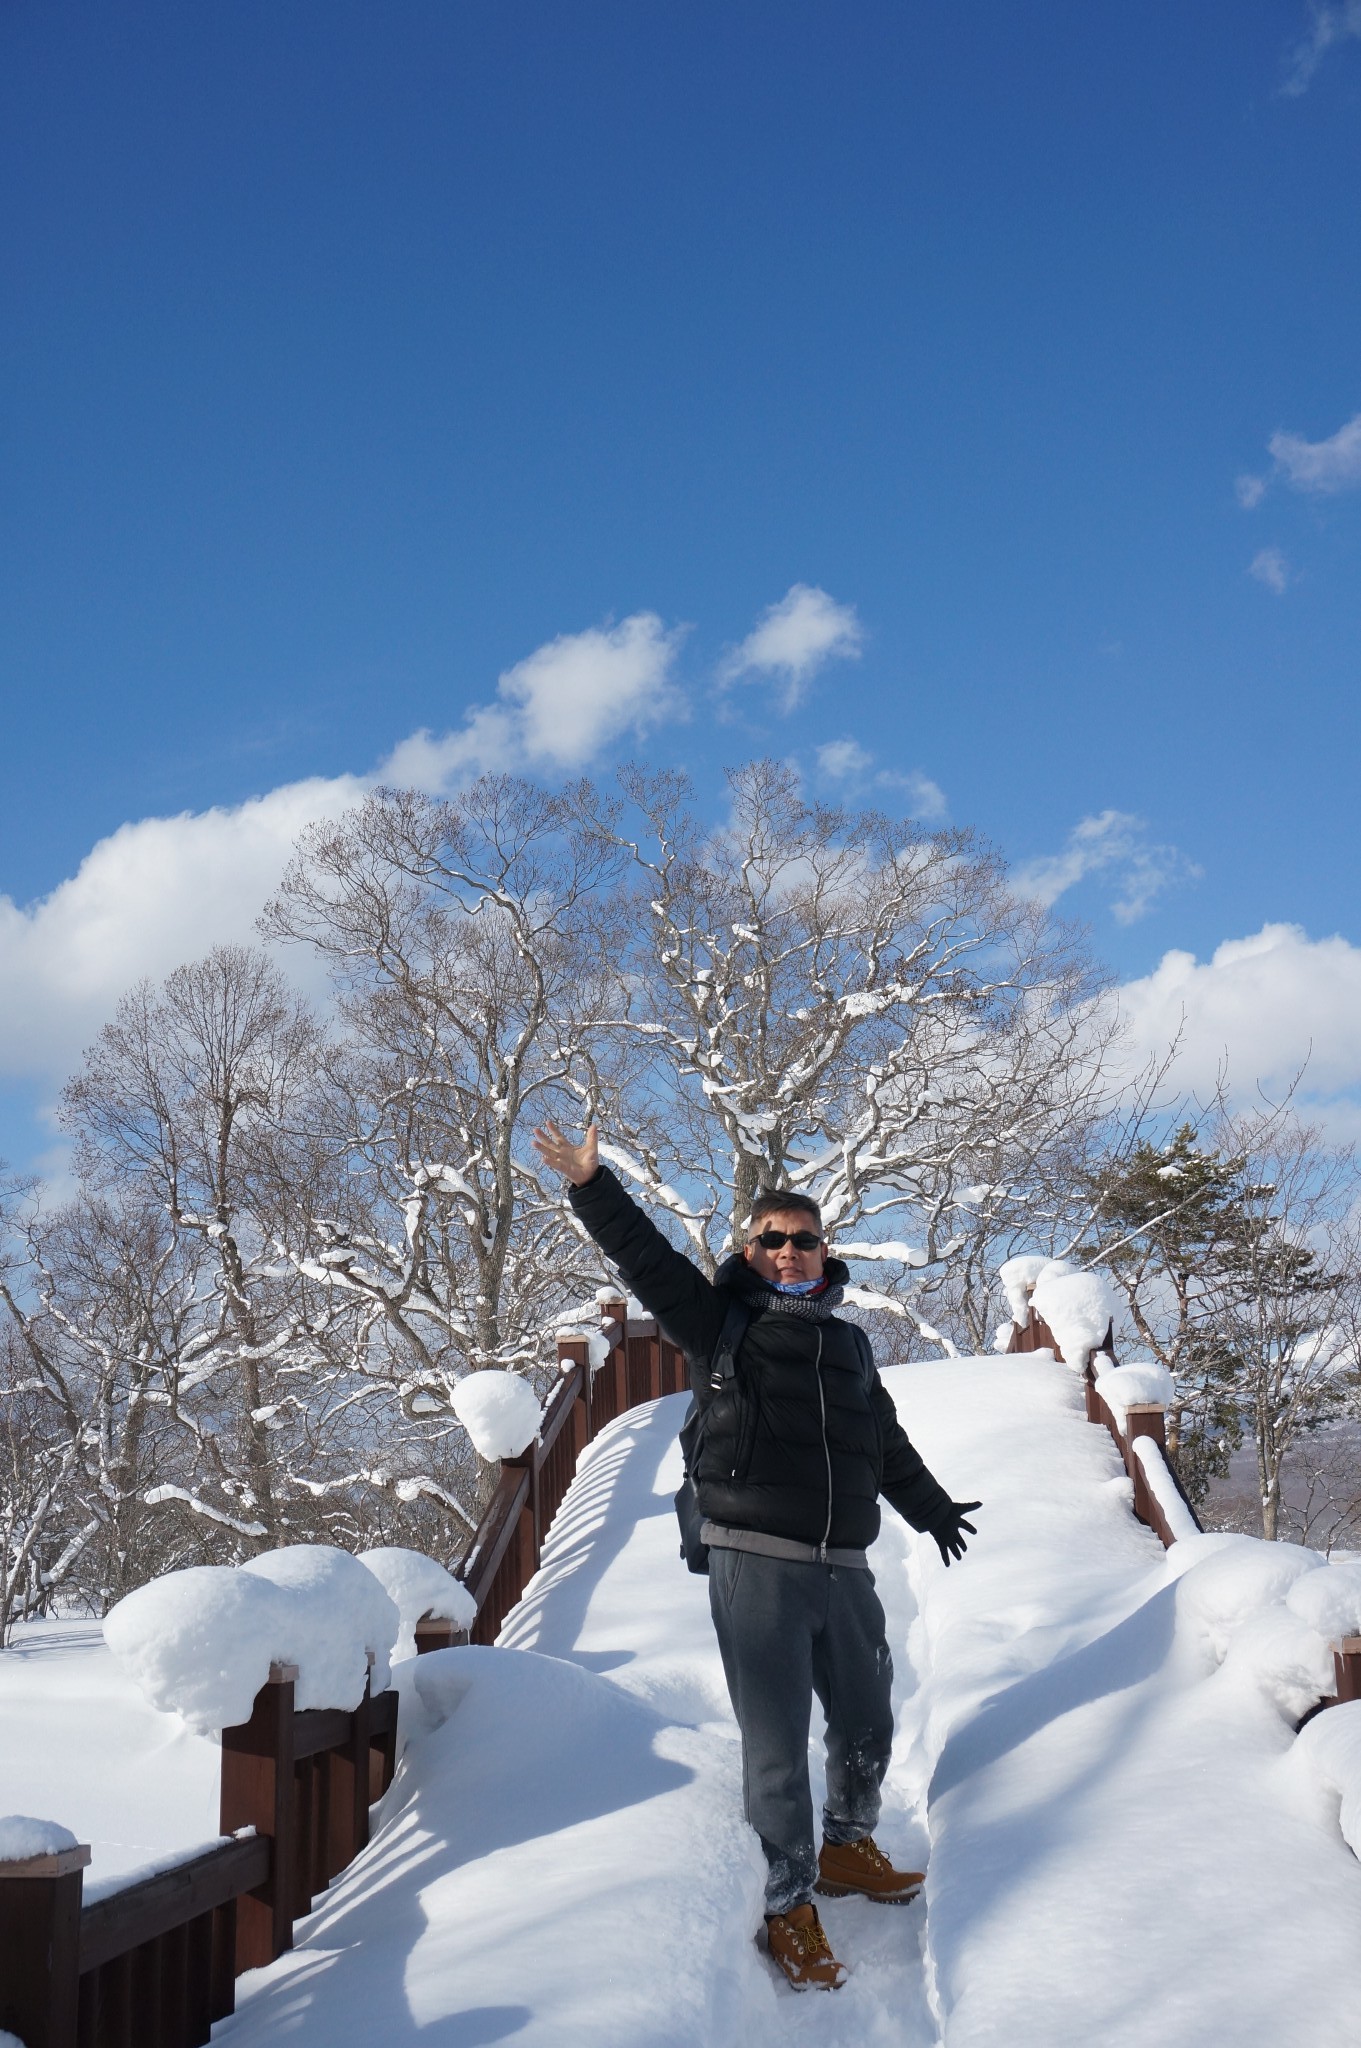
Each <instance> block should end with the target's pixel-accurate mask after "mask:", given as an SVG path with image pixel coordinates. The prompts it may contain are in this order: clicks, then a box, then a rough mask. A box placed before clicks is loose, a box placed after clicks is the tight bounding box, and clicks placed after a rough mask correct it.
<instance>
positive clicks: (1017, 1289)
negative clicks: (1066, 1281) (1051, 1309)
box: [997, 1252, 1063, 1329]
mask: <svg viewBox="0 0 1361 2048" xmlns="http://www.w3.org/2000/svg"><path fill="white" fill-rule="evenodd" d="M1062 1263H1063V1261H1062V1260H1061V1259H1051V1258H1049V1257H1048V1256H1047V1254H1046V1253H1044V1252H1021V1253H1020V1254H1018V1256H1017V1257H1016V1258H1014V1259H1007V1260H1006V1262H1005V1263H1004V1264H1003V1265H1000V1266H999V1267H998V1268H997V1277H998V1279H999V1280H1000V1281H1001V1283H1002V1291H1003V1293H1004V1294H1005V1295H1006V1298H1007V1307H1008V1308H1009V1309H1010V1310H1011V1320H1012V1321H1013V1323H1015V1324H1017V1326H1018V1327H1019V1328H1021V1329H1024V1328H1025V1324H1026V1319H1027V1318H1028V1316H1029V1314H1030V1290H1031V1288H1032V1287H1033V1286H1034V1285H1035V1282H1036V1281H1037V1280H1038V1279H1039V1277H1040V1275H1041V1273H1043V1271H1044V1270H1045V1267H1046V1266H1056V1267H1057V1266H1060V1265H1062Z"/></svg>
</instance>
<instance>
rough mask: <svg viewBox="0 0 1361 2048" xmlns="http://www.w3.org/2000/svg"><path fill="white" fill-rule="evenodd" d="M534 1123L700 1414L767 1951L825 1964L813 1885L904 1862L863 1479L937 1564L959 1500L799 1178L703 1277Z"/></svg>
mask: <svg viewBox="0 0 1361 2048" xmlns="http://www.w3.org/2000/svg"><path fill="white" fill-rule="evenodd" d="M534 1143H535V1145H536V1147H537V1149H538V1151H539V1153H540V1155H541V1156H542V1158H543V1159H544V1161H545V1162H546V1163H547V1164H548V1165H549V1166H551V1167H554V1168H556V1170H557V1171H558V1172H560V1173H562V1174H563V1175H564V1176H565V1177H566V1178H567V1180H569V1181H570V1182H571V1184H572V1192H571V1196H570V1200H571V1204H572V1207H573V1209H574V1210H575V1211H576V1214H577V1215H578V1216H579V1217H580V1219H581V1221H582V1223H583V1224H584V1225H585V1227H586V1228H587V1230H589V1231H590V1233H591V1236H592V1237H593V1238H594V1239H595V1241H596V1243H597V1244H598V1245H599V1246H600V1248H601V1250H602V1251H603V1252H605V1253H606V1255H607V1256H608V1257H609V1258H610V1259H611V1260H612V1261H613V1263H614V1264H615V1265H616V1266H617V1267H618V1269H619V1271H620V1273H621V1274H622V1275H623V1277H624V1279H625V1280H626V1282H627V1283H628V1285H629V1287H630V1288H631V1289H632V1290H633V1292H634V1294H636V1295H637V1297H638V1299H639V1300H640V1301H641V1302H642V1303H643V1304H644V1306H645V1307H646V1308H647V1309H648V1311H649V1312H650V1313H651V1314H652V1315H654V1316H655V1317H656V1318H657V1321H658V1323H659V1325H660V1326H661V1328H662V1329H663V1330H664V1331H665V1332H666V1335H667V1336H668V1338H669V1339H670V1340H671V1342H672V1343H673V1344H677V1345H679V1347H680V1348H681V1350H682V1351H683V1352H684V1353H685V1355H686V1358H687V1361H688V1363H689V1367H690V1382H691V1386H692V1387H693V1389H694V1393H695V1400H696V1402H697V1404H698V1405H699V1406H700V1408H701V1410H702V1411H707V1412H706V1413H705V1414H704V1421H703V1442H702V1449H701V1451H700V1455H699V1459H698V1469H697V1470H696V1472H695V1473H694V1474H693V1477H694V1480H695V1486H696V1492H697V1495H698V1502H699V1507H700V1510H701V1512H702V1514H703V1515H704V1517H705V1520H704V1524H703V1532H702V1533H703V1537H704V1540H705V1542H706V1543H707V1544H708V1545H709V1602H710V1607H711V1609H712V1612H713V1618H714V1627H715V1630H716V1631H717V1634H718V1644H719V1650H720V1652H721V1654H722V1658H723V1670H724V1674H725V1676H726V1678H727V1681H728V1692H729V1694H730V1696H731V1699H732V1704H733V1712H734V1713H735V1714H736V1716H737V1725H738V1727H739V1729H740V1730H741V1735H742V1783H743V1800H744V1807H745V1812H746V1816H747V1819H748V1820H749V1821H750V1822H751V1824H752V1826H753V1827H754V1828H755V1829H756V1831H757V1833H758V1834H759V1836H760V1838H761V1846H762V1848H763V1849H764V1851H765V1855H766V1864H767V1882H766V1929H767V1935H768V1939H769V1946H770V1953H771V1956H772V1957H773V1958H774V1960H775V1961H776V1962H777V1963H778V1964H779V1966H780V1968H781V1969H782V1970H783V1971H784V1973H785V1975H786V1976H787V1977H788V1978H789V1981H790V1982H791V1983H792V1984H793V1985H795V1986H796V1988H798V1989H799V1990H804V1989H807V1988H809V1987H810V1986H820V1987H825V1988H829V1989H835V1988H836V1987H837V1986H838V1985H839V1984H841V1983H842V1982H844V1979H845V1972H844V1970H843V1969H842V1967H841V1965H840V1963H838V1962H837V1960H836V1958H835V1956H833V1954H832V1951H831V1948H830V1946H829V1945H828V1942H827V1937H826V1935H825V1933H824V1932H823V1929H822V1924H821V1922H820V1921H819V1919H818V1915H817V1909H816V1907H815V1906H814V1904H813V1893H814V1891H820V1892H823V1893H826V1894H831V1895H832V1896H841V1895H844V1894H846V1893H849V1892H855V1893H859V1894H862V1895H863V1896H864V1897H866V1898H870V1899H876V1900H880V1901H884V1902H888V1901H903V1900H907V1899H910V1898H915V1896H916V1894H917V1893H918V1892H919V1891H920V1889H921V1886H922V1882H923V1877H922V1873H921V1872H920V1871H913V1870H896V1869H895V1868H894V1867H893V1864H892V1863H891V1862H890V1860H889V1859H888V1857H886V1856H885V1855H884V1854H883V1852H882V1851H881V1850H880V1849H879V1847H878V1846H877V1844H876V1843H875V1840H874V1835H873V1829H874V1826H875V1823H876V1821H877V1820H878V1818H879V1803H880V1787H881V1785H882V1783H883V1778H884V1773H885V1771H886V1770H887V1768H888V1762H889V1755H890V1751H891V1748H892V1743H893V1705H892V1700H891V1696H890V1695H891V1688H892V1682H893V1662H892V1659H891V1657H890V1655H889V1648H888V1643H887V1641H886V1640H885V1636H884V1611H883V1608H882V1607H881V1606H880V1604H879V1599H878V1596H877V1594H876V1593H875V1590H874V1578H873V1575H872V1573H871V1572H870V1569H869V1564H868V1560H867V1558H866V1554H865V1553H866V1551H867V1549H868V1547H869V1545H870V1544H871V1543H872V1542H873V1541H874V1539H875V1537H876V1535H877V1534H878V1531H879V1507H878V1497H879V1495H880V1494H881V1493H882V1494H883V1496H884V1498H885V1499H886V1500H888V1501H889V1502H890V1503H891V1504H892V1505H893V1506H894V1507H895V1508H897V1510H898V1512H899V1513H900V1514H901V1515H903V1516H904V1517H905V1518H906V1520H907V1521H909V1522H910V1523H911V1524H912V1526H913V1527H914V1528H915V1529H918V1530H924V1531H925V1530H929V1531H930V1533H931V1535H932V1536H934V1538H935V1540H936V1542H937V1543H938V1544H939V1546H940V1553H941V1556H942V1558H943V1559H944V1561H945V1563H946V1564H947V1565H948V1564H949V1562H950V1559H951V1557H952V1556H953V1557H961V1556H962V1555H963V1553H964V1549H965V1544H964V1536H963V1531H964V1530H968V1531H969V1533H970V1534H973V1533H974V1525H973V1523H972V1522H969V1521H966V1520H965V1516H966V1515H967V1514H968V1513H969V1512H970V1511H971V1510H972V1509H974V1508H976V1507H978V1506H979V1505H980V1503H979V1502H977V1501H964V1502H955V1501H952V1500H951V1499H950V1496H949V1495H948V1494H947V1493H946V1492H945V1490H944V1488H943V1487H942V1486H940V1485H938V1484H937V1482H936V1481H935V1480H934V1479H933V1478H932V1476H931V1474H930V1473H929V1472H928V1471H927V1469H926V1466H925V1465H924V1464H923V1462H922V1460H921V1458H920V1457H919V1455H918V1454H917V1452H916V1451H914V1450H913V1448H912V1446H911V1444H910V1443H909V1442H908V1440H907V1437H906V1435H905V1433H904V1431H903V1428H902V1425H901V1423H900V1422H899V1421H898V1418H897V1415H896V1414H895V1412H894V1408H893V1403H892V1401H891V1400H890V1398H889V1396H888V1394H887V1393H886V1391H885V1390H884V1387H883V1385H882V1383H881V1381H880V1379H879V1375H878V1373H877V1371H876V1370H875V1368H874V1361H873V1356H872V1354H871V1352H870V1349H869V1345H868V1343H867V1341H865V1339H864V1336H863V1333H862V1332H857V1331H856V1329H855V1328H854V1326H853V1325H851V1324H849V1323H844V1322H841V1321H840V1320H839V1319H838V1318H837V1317H836V1316H835V1315H834V1314H833V1310H834V1309H835V1308H837V1307H838V1306H839V1304H840V1302H841V1298H842V1293H843V1291H844V1288H845V1284H846V1281H847V1280H848V1278H849V1274H848V1272H847V1269H846V1267H845V1266H844V1265H843V1264H842V1262H841V1261H840V1260H839V1259H836V1258H830V1257H829V1256H828V1254H827V1245H826V1240H825V1238H824V1236H823V1231H822V1220H821V1216H820V1213H819V1211H818V1206H817V1204H816V1202H813V1201H810V1199H809V1198H808V1196H806V1195H800V1194H793V1193H789V1192H787V1191H786V1192H780V1191H778V1190H776V1191H771V1192H768V1193H765V1194H762V1195H761V1196H760V1197H759V1198H758V1200H757V1201H756V1203H755V1204H754V1205H753V1208H752V1213H751V1218H750V1221H749V1224H748V1230H747V1242H746V1244H745V1245H744V1247H743V1249H742V1252H741V1254H740V1255H738V1254H734V1255H733V1256H731V1257H730V1258H728V1259H726V1260H725V1261H724V1262H723V1264H722V1265H721V1266H720V1267H719V1269H718V1272H717V1274H716V1275H715V1277H714V1279H713V1280H712V1281H710V1280H708V1279H706V1278H705V1276H704V1274H702V1273H701V1272H700V1271H699V1269H698V1267H697V1266H695V1265H693V1264H692V1263H691V1261H690V1260H689V1259H687V1258H685V1257H684V1256H683V1255H682V1254H681V1253H680V1252H678V1251H677V1250H676V1249H675V1248H674V1246H672V1245H671V1244H669V1243H668V1242H667V1240H666V1239H665V1238H664V1237H663V1236H662V1234H661V1232H660V1231H659V1230H658V1229H657V1228H656V1226H655V1225H654V1224H653V1223H651V1222H650V1221H649V1220H648V1218H647V1217H646V1216H645V1215H644V1214H643V1212H642V1210H641V1209H640V1208H639V1207H638V1206H637V1204H636V1203H635V1202H633V1201H632V1200H631V1199H630V1198H629V1196H628V1195H627V1194H626V1193H625V1192H624V1189H623V1188H622V1186H621V1185H620V1183H619V1182H618V1181H617V1180H616V1179H615V1177H614V1175H613V1174H612V1173H611V1172H610V1171H609V1169H608V1168H607V1167H602V1166H601V1164H600V1153H599V1135H598V1132H597V1130H596V1127H595V1125H594V1124H593V1125H592V1126H591V1128H590V1129H589V1130H588V1132H587V1133H586V1138H585V1142H584V1143H582V1144H580V1145H573V1144H572V1143H571V1142H570V1141H569V1140H568V1139H567V1138H565V1137H564V1136H563V1134H562V1132H561V1131H560V1130H559V1129H558V1128H557V1126H556V1125H555V1124H551V1123H550V1124H547V1125H545V1127H544V1128H543V1129H542V1130H540V1131H536V1132H535V1134H534ZM734 1296H736V1297H738V1298H739V1299H740V1300H741V1302H742V1303H743V1304H744V1306H745V1307H746V1308H747V1309H748V1310H749V1312H750V1316H751V1320H750V1322H749V1324H748V1325H747V1329H746V1333H745V1335H744V1336H743V1339H742V1342H741V1344H740V1346H739V1347H738V1351H737V1356H736V1360H735V1371H734V1373H733V1376H732V1377H731V1379H727V1380H724V1381H723V1382H722V1383H721V1385H719V1386H718V1387H715V1386H714V1385H713V1384H712V1383H711V1363H712V1359H713V1355H714V1351H715V1348H716V1346H717V1344H718V1341H719V1337H720V1335H721V1333H722V1330H723V1324H724V1320H725V1317H726V1314H727V1310H728V1306H729V1304H730V1302H731V1300H732V1298H733V1297H734ZM815 1692H816V1694H817V1696H818V1699H819V1701H820V1702H821V1704H822V1708H823V1711H824V1713H825V1714H826V1717H827V1737H826V1741H827V1800H826V1804H825V1806H824V1808H823V1816H822V1823H823V1840H822V1847H821V1850H820V1851H817V1852H815V1851H814V1846H813V1802H812V1794H811V1790H810V1787H809V1781H808V1728H809V1722H810V1719H811V1715H812V1696H813V1694H814V1693H815Z"/></svg>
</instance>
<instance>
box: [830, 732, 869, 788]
mask: <svg viewBox="0 0 1361 2048" xmlns="http://www.w3.org/2000/svg"><path fill="white" fill-rule="evenodd" d="M818 766H819V768H820V769H821V770H822V772H823V774H824V775H830V776H831V778H832V780H833V781H834V782H844V781H845V780H846V778H847V776H850V775H865V774H867V773H868V771H869V770H870V769H871V768H872V767H873V766H874V756H873V754H867V753H866V752H865V749H864V748H863V747H862V746H861V745H860V743H859V741H858V740H828V742H827V744H826V746H824V747H819V748H818Z"/></svg>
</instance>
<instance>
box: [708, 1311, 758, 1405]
mask: <svg viewBox="0 0 1361 2048" xmlns="http://www.w3.org/2000/svg"><path fill="white" fill-rule="evenodd" d="M751 1316H752V1312H751V1310H750V1309H749V1308H748V1307H747V1305H746V1303H745V1302H743V1301H738V1300H737V1299H736V1297H734V1298H733V1300H731V1301H730V1302H729V1303H728V1306H727V1310H726V1312H725V1314H724V1317H723V1327H722V1329H721V1330H720V1331H719V1333H718V1342H717V1344H716V1345H715V1346H714V1355H713V1360H712V1363H711V1364H710V1367H709V1385H710V1386H711V1387H712V1388H713V1390H714V1392H715V1393H718V1392H719V1391H720V1389H721V1388H722V1387H723V1386H724V1385H725V1383H726V1382H727V1381H728V1380H730V1379H731V1378H732V1377H733V1375H734V1373H735V1372H736V1371H737V1353H738V1351H739V1349H740V1347H741V1343H742V1339H743V1338H744V1337H745V1336H746V1334H747V1326H748V1324H749V1323H750V1322H751Z"/></svg>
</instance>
